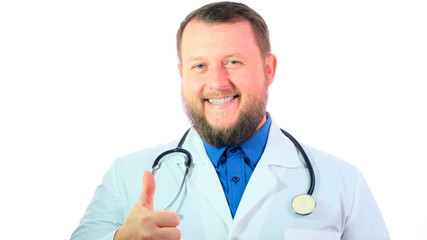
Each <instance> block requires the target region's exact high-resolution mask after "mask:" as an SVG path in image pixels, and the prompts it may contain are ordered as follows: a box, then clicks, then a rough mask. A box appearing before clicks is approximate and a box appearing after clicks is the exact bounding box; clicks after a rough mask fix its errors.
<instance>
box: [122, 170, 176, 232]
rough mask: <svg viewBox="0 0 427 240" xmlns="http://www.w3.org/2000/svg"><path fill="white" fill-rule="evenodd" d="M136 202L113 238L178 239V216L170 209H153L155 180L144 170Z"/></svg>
mask: <svg viewBox="0 0 427 240" xmlns="http://www.w3.org/2000/svg"><path fill="white" fill-rule="evenodd" d="M142 179H143V181H142V189H141V195H140V197H139V200H138V202H137V203H136V204H135V206H133V208H132V209H131V211H130V213H129V215H128V217H127V219H126V221H125V223H124V224H123V226H121V227H120V228H119V229H118V230H117V231H116V235H115V236H114V240H125V239H126V240H128V239H180V238H181V231H179V230H178V229H177V228H176V227H177V226H178V224H179V217H178V215H177V214H176V213H174V212H171V211H153V199H154V192H155V190H156V182H155V181H154V177H153V175H152V174H151V173H150V172H148V171H145V172H144V174H143V176H142Z"/></svg>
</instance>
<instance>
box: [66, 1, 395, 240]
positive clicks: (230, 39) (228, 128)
mask: <svg viewBox="0 0 427 240" xmlns="http://www.w3.org/2000/svg"><path fill="white" fill-rule="evenodd" d="M177 50H178V57H179V73H180V75H181V78H182V98H183V101H184V104H185V107H186V112H187V115H188V117H189V119H190V121H191V123H192V125H193V127H192V129H191V130H190V131H189V133H188V135H187V136H186V137H185V139H184V140H183V145H182V148H183V149H186V150H188V151H189V152H190V153H191V155H192V158H193V163H192V165H191V168H190V172H189V174H188V176H187V178H186V181H185V184H184V187H183V190H182V193H181V194H179V195H178V198H177V201H176V202H174V203H173V205H172V208H173V210H174V211H169V210H161V209H162V207H165V206H167V205H168V204H169V203H170V200H171V199H172V198H173V196H174V194H175V192H176V190H177V189H179V186H180V181H181V179H182V177H183V175H184V172H185V165H184V160H183V158H182V157H181V156H177V155H179V154H176V155H175V156H174V154H171V155H168V156H167V157H165V160H164V161H163V163H162V166H161V168H160V169H159V172H163V175H162V176H156V179H154V178H153V176H152V175H151V173H150V172H148V171H147V170H150V169H151V165H152V163H153V160H154V159H156V157H157V156H158V155H159V154H161V153H162V152H164V151H166V150H168V149H170V148H173V147H174V146H173V145H162V146H159V147H157V148H155V149H147V150H143V151H140V152H136V153H133V154H130V155H127V156H125V157H123V158H120V159H117V160H116V161H115V162H114V163H113V166H112V168H111V169H110V171H109V172H107V174H106V175H105V177H104V179H103V182H102V184H101V185H100V186H99V187H98V188H97V190H96V192H95V196H94V198H93V200H92V202H91V204H90V205H89V207H88V209H87V211H86V213H85V216H84V217H83V219H82V220H81V223H80V225H79V227H78V228H77V229H76V231H75V232H74V233H73V235H72V237H71V238H72V239H115V240H120V239H180V238H182V239H238V238H239V239H299V240H301V239H375V240H379V239H389V236H388V232H387V229H386V226H385V224H384V221H383V219H382V217H381V214H380V212H379V210H378V207H377V205H376V203H375V200H374V198H373V196H372V194H371V193H370V191H369V188H368V186H367V184H366V182H365V181H364V179H363V177H362V175H361V174H360V172H359V171H358V170H357V169H356V168H354V167H352V166H350V165H349V164H347V163H345V162H343V161H341V160H339V159H337V158H335V157H333V156H330V155H328V154H325V153H322V152H319V151H317V150H315V149H312V148H310V147H307V146H304V150H305V152H306V153H307V154H308V156H309V158H310V160H311V164H312V165H313V168H314V172H315V176H316V180H317V182H316V183H317V184H316V188H315V190H314V192H313V198H314V199H316V202H317V203H316V208H315V209H314V211H313V212H312V213H311V214H308V215H305V216H302V215H298V214H296V213H295V212H294V211H293V209H292V206H291V202H292V199H293V198H294V197H295V196H297V195H299V194H301V193H304V192H305V191H306V189H307V188H308V186H309V184H310V181H309V179H310V175H309V174H308V172H307V167H308V164H307V163H305V162H304V160H303V159H302V158H301V155H300V152H299V151H298V150H297V149H296V148H295V146H294V144H293V143H292V142H291V141H290V140H289V138H287V137H286V136H285V135H283V134H282V132H281V131H280V129H279V127H278V126H277V125H276V124H275V123H274V122H273V121H272V118H271V116H270V114H269V113H267V112H266V104H267V98H268V87H269V86H270V84H271V83H272V82H273V80H274V75H275V70H276V57H275V56H274V55H273V54H271V52H270V43H269V33H268V28H267V26H266V24H265V22H264V20H263V19H262V17H261V16H259V15H258V14H257V13H256V12H255V11H253V10H252V9H250V8H248V7H247V6H245V5H243V4H240V3H232V2H221V3H213V4H209V5H206V6H204V7H202V8H200V9H197V10H195V11H194V12H192V13H191V14H189V15H188V16H187V18H186V19H185V20H184V21H183V22H182V24H181V27H180V29H179V30H178V34H177ZM144 171H145V172H144ZM159 174H160V173H159ZM141 178H142V182H141ZM156 184H157V185H158V188H156ZM159 209H160V210H159Z"/></svg>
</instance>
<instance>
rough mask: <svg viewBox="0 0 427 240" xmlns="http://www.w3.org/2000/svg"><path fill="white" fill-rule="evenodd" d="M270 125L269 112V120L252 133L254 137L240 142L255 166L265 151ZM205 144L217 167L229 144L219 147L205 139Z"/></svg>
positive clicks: (268, 114) (269, 117) (268, 115)
mask: <svg viewBox="0 0 427 240" xmlns="http://www.w3.org/2000/svg"><path fill="white" fill-rule="evenodd" d="M270 126H271V116H270V113H268V112H267V121H266V122H265V124H264V125H263V126H262V127H261V128H260V129H259V130H258V131H257V132H256V133H255V134H254V135H252V137H250V138H249V139H247V140H246V141H244V142H242V143H241V144H239V146H240V147H241V148H242V150H243V152H245V155H246V157H247V158H248V159H249V162H250V164H251V165H252V167H253V168H255V166H256V164H257V163H258V161H259V160H260V159H261V156H262V154H263V152H264V148H265V145H266V143H267V138H268V133H269V132H270ZM203 145H204V146H205V150H206V153H207V154H208V156H209V158H210V159H211V161H212V163H213V164H214V166H215V167H217V166H218V162H219V159H220V158H221V156H222V154H223V153H224V151H225V149H227V147H229V146H224V147H220V148H217V147H214V146H211V145H209V144H207V143H206V142H205V141H203Z"/></svg>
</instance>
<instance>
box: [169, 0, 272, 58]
mask: <svg viewBox="0 0 427 240" xmlns="http://www.w3.org/2000/svg"><path fill="white" fill-rule="evenodd" d="M191 20H200V21H202V22H205V23H208V24H212V23H236V22H241V21H245V20H247V21H249V23H250V24H251V27H252V31H253V32H254V35H255V39H256V42H257V44H258V47H259V50H260V53H261V56H263V57H267V55H268V54H270V52H271V46H270V37H269V31H268V27H267V24H266V23H265V21H264V19H263V18H262V17H261V15H259V14H258V13H257V12H255V11H254V10H253V9H251V8H250V7H248V6H246V5H245V4H243V3H236V2H216V3H211V4H207V5H205V6H203V7H201V8H199V9H196V10H194V11H193V12H191V13H190V14H188V15H187V17H186V18H185V19H184V21H182V23H181V26H180V28H179V29H178V33H177V36H176V47H177V53H178V59H179V61H180V62H181V60H182V59H181V44H182V35H183V33H184V29H185V27H186V26H187V24H188V23H189V22H190V21H191Z"/></svg>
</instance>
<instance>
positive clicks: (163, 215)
mask: <svg viewBox="0 0 427 240" xmlns="http://www.w3.org/2000/svg"><path fill="white" fill-rule="evenodd" d="M155 213H156V214H155V216H154V222H155V224H156V225H157V226H158V227H176V226H178V225H179V221H180V220H179V216H178V214H176V213H174V212H172V211H156V212H155Z"/></svg>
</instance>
